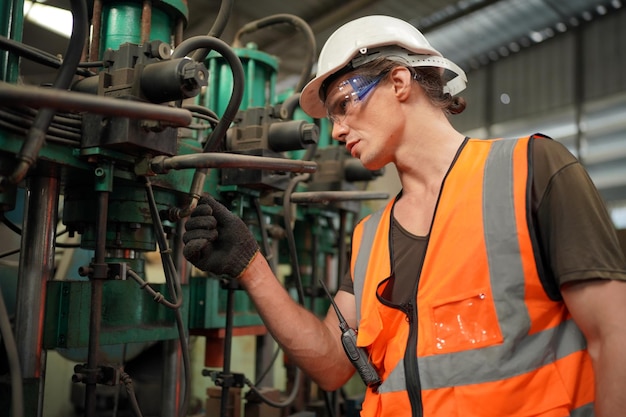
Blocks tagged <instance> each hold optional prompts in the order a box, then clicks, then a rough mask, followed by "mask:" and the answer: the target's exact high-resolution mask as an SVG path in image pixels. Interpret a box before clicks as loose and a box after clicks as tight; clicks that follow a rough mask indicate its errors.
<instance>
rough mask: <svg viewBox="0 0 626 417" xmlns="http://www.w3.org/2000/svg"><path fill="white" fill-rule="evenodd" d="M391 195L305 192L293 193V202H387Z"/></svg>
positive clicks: (351, 192)
mask: <svg viewBox="0 0 626 417" xmlns="http://www.w3.org/2000/svg"><path fill="white" fill-rule="evenodd" d="M387 198H389V194H387V193H380V192H377V191H305V192H299V193H293V194H292V195H291V202H292V203H297V204H306V203H318V204H320V203H321V204H328V203H331V202H333V201H363V200H385V199H387Z"/></svg>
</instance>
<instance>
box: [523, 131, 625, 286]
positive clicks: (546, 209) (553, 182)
mask: <svg viewBox="0 0 626 417" xmlns="http://www.w3.org/2000/svg"><path fill="white" fill-rule="evenodd" d="M532 146H533V148H532V164H533V165H532V171H533V187H532V200H531V201H532V203H531V204H532V208H531V209H532V212H533V219H534V222H535V225H534V227H535V232H536V234H537V237H538V242H539V246H540V256H541V257H542V261H543V265H544V268H545V272H546V273H548V274H549V275H551V276H552V279H554V280H556V282H557V283H558V285H559V286H562V285H563V284H565V283H569V282H574V281H582V280H589V279H598V278H599V279H619V280H626V260H625V257H624V253H623V251H622V249H621V246H620V244H619V241H618V239H617V234H616V230H615V226H614V225H613V222H612V220H611V218H610V216H609V214H608V211H607V209H606V206H605V204H604V201H603V200H602V197H601V195H600V193H599V192H598V190H597V189H596V187H595V185H594V184H593V182H592V180H591V178H590V177H589V175H588V173H587V171H586V170H585V169H584V167H583V166H582V165H581V164H580V162H579V161H578V160H577V159H576V158H575V157H574V156H573V155H572V154H571V153H570V152H569V151H568V150H567V148H565V146H563V145H562V144H561V143H559V142H557V141H554V140H550V139H537V140H534V141H533V145H532Z"/></svg>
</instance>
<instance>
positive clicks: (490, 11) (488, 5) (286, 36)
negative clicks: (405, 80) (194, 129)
mask: <svg viewBox="0 0 626 417" xmlns="http://www.w3.org/2000/svg"><path fill="white" fill-rule="evenodd" d="M39 1H43V0H39ZM138 1H139V0H138ZM158 3H159V2H158V1H153V5H154V6H158ZM186 3H187V5H188V9H189V13H188V21H187V24H186V27H185V29H184V35H183V37H184V38H189V37H191V36H196V35H206V34H208V33H209V32H210V31H211V30H212V28H213V25H214V23H215V22H216V19H217V16H218V13H220V8H222V13H223V12H224V10H229V9H230V12H229V14H228V16H229V17H228V20H227V25H226V27H225V29H224V30H223V32H222V33H221V35H220V38H221V39H222V40H224V41H225V42H227V43H229V44H230V43H232V41H233V38H234V37H235V34H236V33H237V31H238V30H239V29H240V28H241V27H242V26H243V25H245V24H247V23H249V22H252V21H256V20H258V19H263V18H268V17H270V16H274V15H282V14H287V15H294V16H297V17H299V18H301V19H302V20H303V21H304V22H306V23H307V24H308V25H309V26H310V28H311V29H312V32H313V34H314V37H315V43H316V47H315V48H316V52H315V56H317V53H318V52H319V50H320V49H321V47H322V45H323V44H324V42H325V40H326V39H327V38H328V36H329V35H330V34H331V33H332V32H333V31H334V30H335V29H337V28H338V27H339V26H340V25H341V24H343V23H345V22H347V21H349V20H352V19H354V18H357V17H361V16H365V15H371V14H383V15H390V16H396V17H400V18H402V19H405V20H407V21H409V22H411V23H412V24H414V25H415V26H416V27H418V28H419V29H420V30H422V32H423V33H425V34H426V35H427V37H428V38H429V40H430V42H431V44H432V45H433V46H434V47H435V48H436V49H438V50H439V51H440V52H442V54H443V55H444V56H446V57H447V58H449V59H451V60H452V61H454V62H456V63H457V64H458V65H460V66H461V67H463V68H464V69H465V70H466V71H468V72H469V71H471V70H472V69H474V68H478V67H480V66H481V65H484V64H485V63H488V62H490V61H492V60H496V59H499V58H501V57H503V56H506V55H509V54H512V53H515V52H517V51H519V50H520V49H522V48H527V47H532V46H533V45H535V44H537V43H539V42H541V41H542V40H544V39H547V38H550V37H552V36H558V34H559V33H560V32H564V31H567V30H568V29H570V28H572V27H574V26H577V25H580V24H582V23H584V22H585V21H588V20H591V19H594V18H596V17H598V16H600V15H604V14H608V13H611V12H613V11H614V10H616V9H618V8H620V7H621V6H622V4H621V0H524V1H520V0H412V1H411V0H298V1H284V0H237V1H221V2H220V1H218V0H187V2H186ZM46 4H48V5H53V6H57V7H60V8H68V7H69V1H68V0H47V1H46ZM183 4H184V1H183ZM23 41H24V43H26V44H28V45H31V46H34V47H36V48H40V49H42V50H44V51H46V52H49V53H52V54H63V53H64V51H65V48H66V46H67V40H66V39H64V38H63V37H61V36H59V35H55V34H53V33H50V32H46V31H45V30H44V29H41V28H39V27H37V26H36V25H34V24H32V23H30V22H29V21H28V19H26V20H25V23H24V38H23ZM241 41H243V42H244V43H248V42H254V43H255V44H257V45H258V49H259V50H261V51H264V52H267V53H269V54H272V55H274V56H276V58H278V60H279V63H280V64H279V65H280V66H279V74H278V79H279V89H280V84H281V83H282V84H283V85H285V86H286V87H287V88H288V87H289V84H290V83H291V84H292V86H293V84H295V83H296V81H295V80H296V79H297V77H298V76H299V74H300V72H301V71H302V66H303V62H304V60H305V59H306V57H307V54H310V53H312V51H311V47H312V46H311V45H310V42H308V41H307V39H306V35H305V34H304V33H303V31H302V30H299V29H298V28H296V27H294V26H293V25H289V24H282V25H272V26H268V27H266V28H263V29H259V30H257V31H254V32H250V33H247V34H245V35H243V36H242V37H241ZM50 71H51V70H49V69H46V68H43V67H41V66H37V65H36V64H32V63H27V62H25V63H24V64H23V65H22V74H23V77H24V79H25V81H26V82H33V83H37V82H46V81H48V80H47V79H46V76H48V77H50Z"/></svg>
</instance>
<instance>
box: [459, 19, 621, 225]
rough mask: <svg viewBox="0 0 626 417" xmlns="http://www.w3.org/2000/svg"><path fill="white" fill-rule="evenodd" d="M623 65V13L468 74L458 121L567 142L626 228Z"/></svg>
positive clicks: (472, 129) (477, 129) (484, 133)
mask: <svg viewBox="0 0 626 417" xmlns="http://www.w3.org/2000/svg"><path fill="white" fill-rule="evenodd" d="M625 67H626V10H624V9H621V10H620V11H618V12H616V13H614V14H611V15H607V16H603V17H600V18H598V19H595V20H593V21H589V22H583V23H581V24H580V25H579V26H577V27H574V28H571V29H570V30H567V31H565V32H563V33H556V34H555V35H554V36H553V37H551V38H549V39H546V40H544V41H543V42H540V43H538V44H536V45H533V46H532V47H529V48H524V49H521V50H520V51H519V52H517V53H514V54H510V55H509V56H505V57H500V58H499V59H497V60H495V61H492V62H490V63H489V64H487V65H485V66H483V67H481V68H479V69H475V70H470V71H468V74H467V75H468V80H469V82H468V88H467V90H466V91H464V92H463V97H464V98H465V99H466V101H467V104H468V105H467V109H466V111H465V112H463V113H462V114H460V115H458V116H454V117H453V118H452V122H453V124H454V125H455V127H457V128H458V129H460V130H461V131H463V132H466V133H467V134H468V135H469V136H474V137H485V138H487V137H508V136H520V135H526V134H530V133H534V132H542V133H544V134H547V135H548V136H551V137H552V138H553V139H555V140H558V141H560V142H562V143H563V144H565V145H566V146H567V147H568V149H569V150H570V151H571V152H572V153H573V154H574V155H576V156H577V157H578V158H579V159H580V160H581V162H582V163H583V164H584V165H585V167H586V168H587V170H588V171H589V173H590V175H591V177H592V179H593V181H594V183H595V184H596V186H597V187H598V189H599V190H600V192H601V193H602V195H603V197H604V199H605V201H606V203H607V205H608V206H609V208H610V210H611V213H612V215H613V218H614V221H615V223H616V224H617V225H618V226H619V227H624V225H625V224H626V222H625V221H624V220H623V217H624V216H623V211H624V206H626V117H625V116H626V72H624V68H625Z"/></svg>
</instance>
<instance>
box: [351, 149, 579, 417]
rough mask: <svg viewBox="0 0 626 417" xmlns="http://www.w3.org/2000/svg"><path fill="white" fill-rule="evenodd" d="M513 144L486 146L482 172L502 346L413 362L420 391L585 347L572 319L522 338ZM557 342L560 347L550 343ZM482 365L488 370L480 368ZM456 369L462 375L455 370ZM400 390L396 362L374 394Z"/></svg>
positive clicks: (486, 377)
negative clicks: (418, 379) (418, 377)
mask: <svg viewBox="0 0 626 417" xmlns="http://www.w3.org/2000/svg"><path fill="white" fill-rule="evenodd" d="M516 143H517V141H516V140H499V141H495V142H494V143H493V144H492V146H491V149H490V153H489V155H488V158H487V161H486V164H485V172H484V196H483V204H484V207H483V216H484V217H483V222H484V228H485V242H486V246H487V258H488V264H489V271H490V276H491V278H492V279H491V286H492V288H493V294H494V297H501V298H497V299H495V300H494V302H495V305H496V311H497V314H498V318H499V321H500V324H501V326H500V327H501V331H502V335H503V339H504V340H503V343H502V344H499V345H495V346H489V347H485V348H480V349H473V350H466V351H461V352H455V353H449V354H441V355H433V356H428V357H420V358H418V366H419V373H420V381H421V386H422V389H435V388H442V387H450V386H456V385H465V384H475V383H482V382H489V381H496V380H501V379H506V378H510V377H513V376H516V375H519V374H521V373H524V372H529V371H532V370H534V369H537V368H540V367H542V366H544V365H546V364H548V363H552V362H554V361H556V360H557V359H560V358H563V357H566V356H568V355H569V354H571V353H573V352H576V351H580V350H582V349H584V348H585V347H586V343H585V340H584V337H583V336H582V333H581V332H580V330H579V329H578V327H577V326H576V325H575V324H574V322H573V321H571V320H569V321H566V322H563V323H561V324H560V325H559V326H557V327H556V328H552V329H548V330H545V331H542V332H540V333H536V334H533V335H528V334H527V333H528V329H529V328H530V318H529V315H528V311H527V310H526V305H525V303H524V283H525V281H524V271H523V268H522V262H521V255H520V248H519V243H518V240H517V239H518V237H517V227H516V221H515V207H514V204H515V202H514V199H513V164H512V159H513V152H514V147H515V144H516ZM368 223H370V224H366V225H365V226H368V227H374V226H375V224H374V222H373V221H370V222H368ZM364 236H365V232H364ZM363 243H365V242H363ZM364 249H365V246H362V249H361V250H360V252H363V251H364ZM370 249H371V248H370ZM366 253H369V252H366ZM359 255H361V253H359ZM361 260H362V257H361V256H359V257H358V258H357V264H358V263H359V262H361ZM357 270H359V271H361V270H363V271H364V269H363V267H359V266H358V265H355V271H357ZM357 279H361V280H364V279H365V273H364V272H363V275H357V274H356V273H355V277H354V286H355V295H356V288H357V286H360V288H361V291H362V288H363V283H360V284H359V283H357ZM361 295H362V294H361ZM361 295H360V296H361ZM360 296H359V297H360ZM556 340H559V341H560V343H558V344H557V343H555V341H556ZM513 352H514V353H515V354H514V355H513V354H512V353H513ZM486 363H488V364H492V366H485V364H486ZM460 369H462V370H463V372H459V370H460ZM405 389H406V382H405V375H404V364H403V361H402V360H400V361H399V363H398V365H397V366H396V368H395V369H394V370H393V371H392V372H391V374H390V375H389V376H388V377H387V379H386V380H385V381H384V382H383V384H382V385H381V386H380V387H379V389H378V392H379V393H385V392H394V391H402V390H405ZM581 413H582V414H580V415H581V416H585V415H586V414H584V412H583V411H582V410H581ZM576 416H578V414H576Z"/></svg>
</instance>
